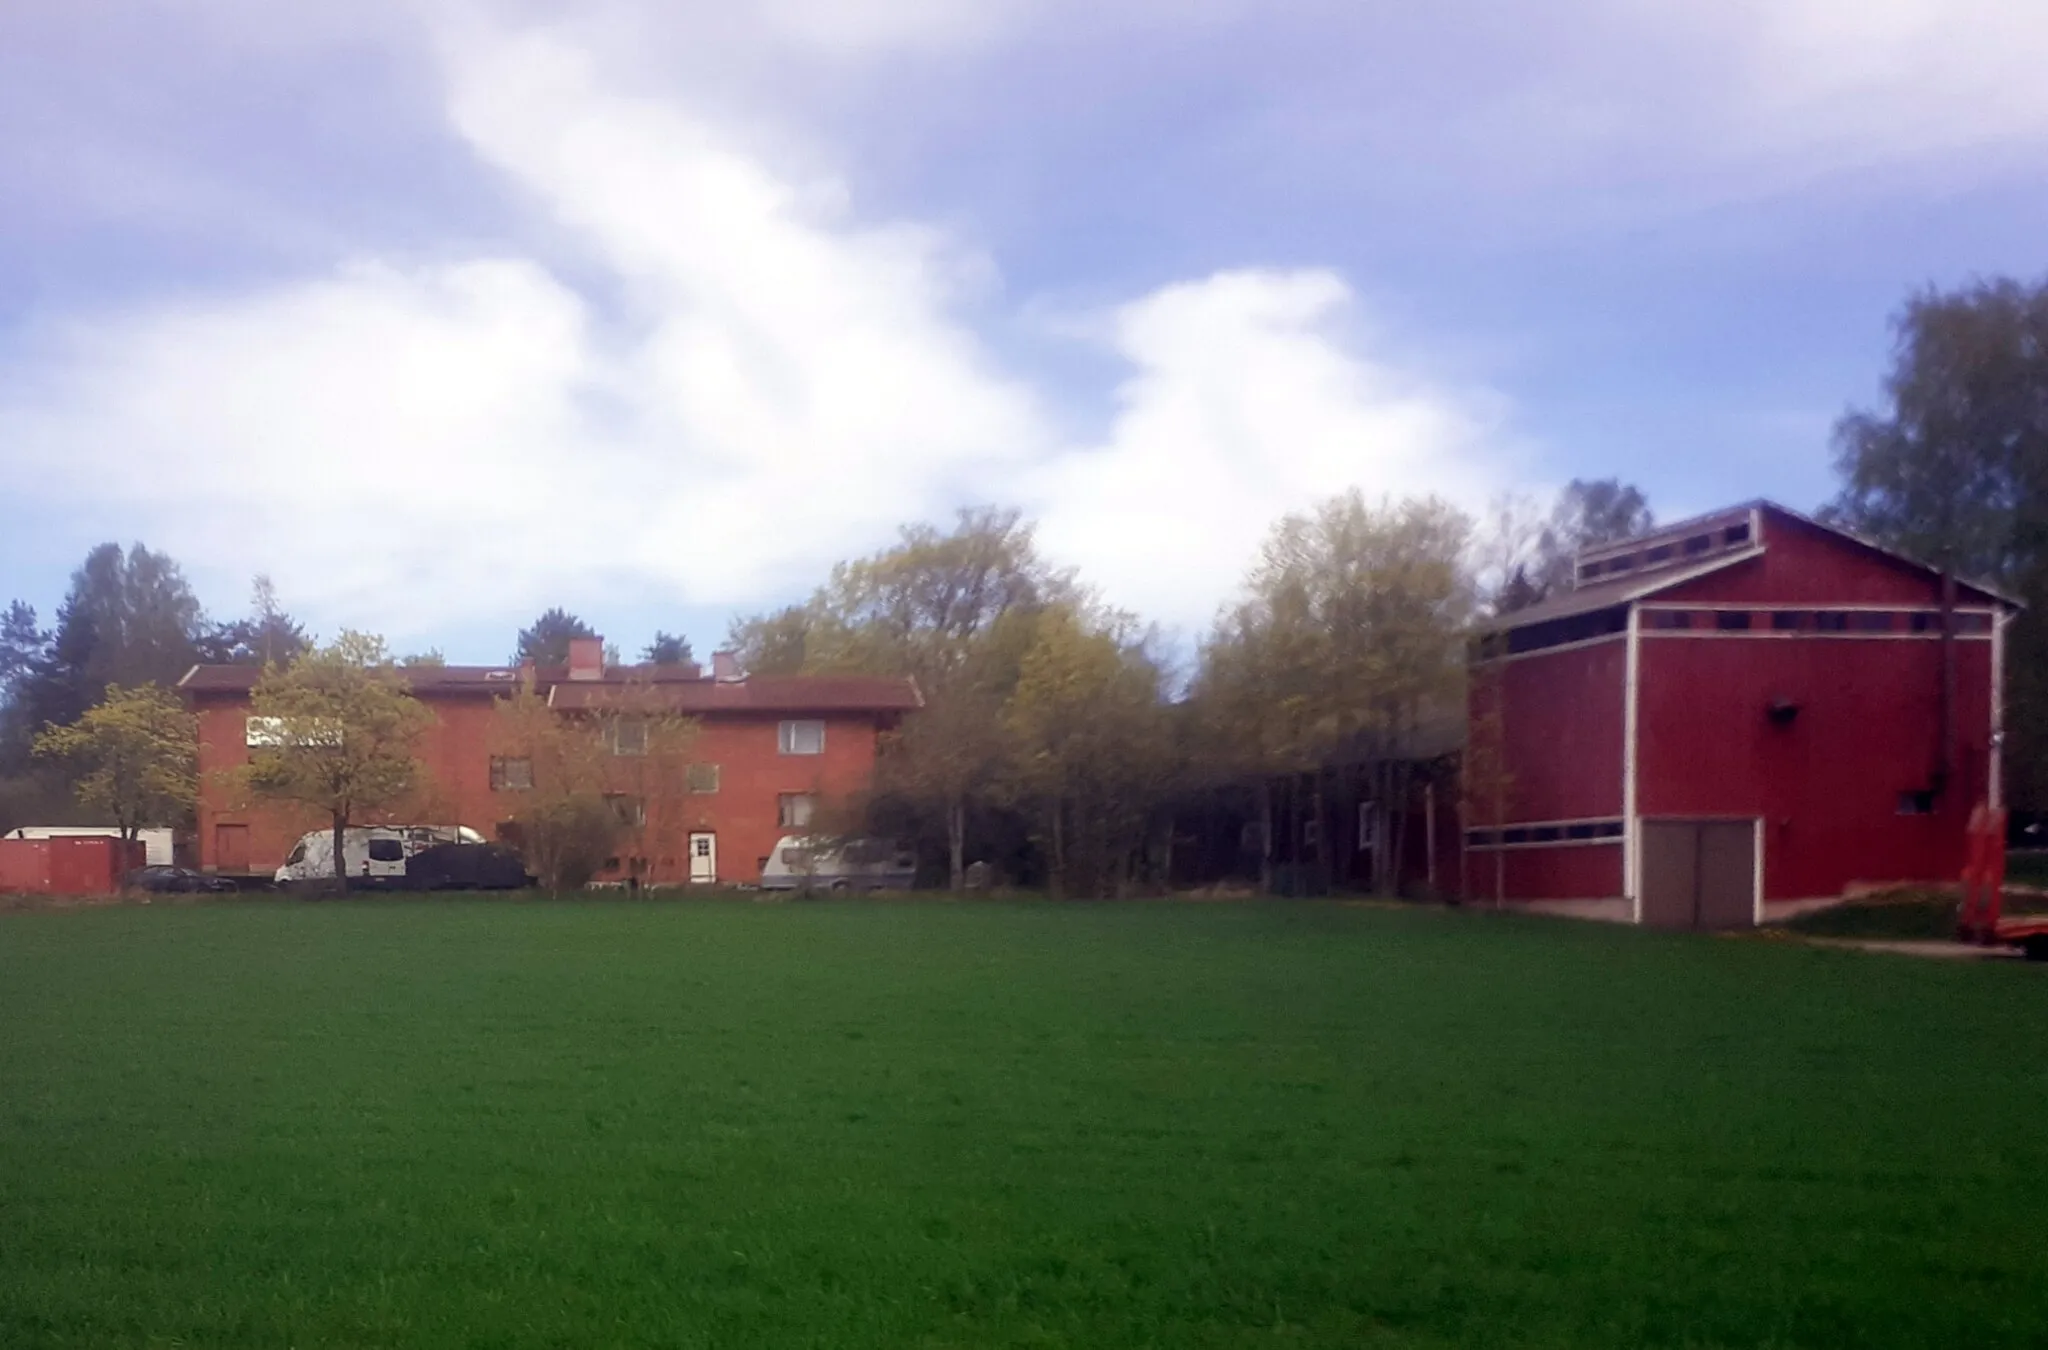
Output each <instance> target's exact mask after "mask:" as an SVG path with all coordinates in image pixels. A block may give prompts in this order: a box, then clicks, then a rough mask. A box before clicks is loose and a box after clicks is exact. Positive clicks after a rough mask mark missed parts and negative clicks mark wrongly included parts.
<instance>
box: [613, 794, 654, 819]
mask: <svg viewBox="0 0 2048 1350" xmlns="http://www.w3.org/2000/svg"><path fill="white" fill-rule="evenodd" d="M604 804H605V805H606V806H609V807H610V808H611V809H612V814H613V815H616V816H617V817H618V818H619V823H620V824H621V825H645V824H646V823H647V803H646V802H645V801H644V800H642V799H641V798H639V797H628V796H626V795H625V794H624V793H620V792H607V793H606V794H605V797H604Z"/></svg>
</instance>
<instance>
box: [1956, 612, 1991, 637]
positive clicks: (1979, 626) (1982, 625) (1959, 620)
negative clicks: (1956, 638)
mask: <svg viewBox="0 0 2048 1350" xmlns="http://www.w3.org/2000/svg"><path fill="white" fill-rule="evenodd" d="M1956 631H1957V632H1958V633H1988V632H1990V631H1991V616H1990V615H1989V614H1958V615H1956Z"/></svg>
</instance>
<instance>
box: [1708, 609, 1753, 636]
mask: <svg viewBox="0 0 2048 1350" xmlns="http://www.w3.org/2000/svg"><path fill="white" fill-rule="evenodd" d="M1714 627H1716V628H1718V629H1720V630H1721V631H1722V632H1724V633H1732V632H1736V631H1738V630H1741V629H1746V628H1748V627H1749V611H1748V610H1746V609H1724V610H1722V611H1721V612H1720V613H1718V614H1716V615H1715V616H1714Z"/></svg>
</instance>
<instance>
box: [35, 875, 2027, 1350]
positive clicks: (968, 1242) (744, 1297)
mask: <svg viewBox="0 0 2048 1350" xmlns="http://www.w3.org/2000/svg"><path fill="white" fill-rule="evenodd" d="M2044 1343H2048V970H2043V969H2041V968H2039V967H2029V966H2026V965H2023V964H2021V963H2017V962H2014V963H1947V962H1933V961H1917V960H1911V959H1907V958H1900V957H1884V956H1872V955H1866V954H1862V953H1855V952H1847V951H1839V950H1819V949H1814V948H1808V947H1805V946H1802V945H1800V944H1797V943H1793V942H1790V941H1785V940H1782V939H1781V940H1776V941H1773V940H1768V939H1754V938H1751V939H1739V940H1730V939H1718V938H1710V937H1686V936H1676V935H1661V934H1653V933H1641V932H1633V931H1628V930H1623V929H1616V928H1608V927H1602V926H1595V925H1578V924H1571V923H1566V922H1545V921H1542V920H1533V919H1505V918H1498V917H1493V916H1487V915H1480V914H1457V913H1445V912H1425V911H1391V910H1384V909H1371V908H1346V907H1338V906H1328V905H1317V904H1310V903H1301V904H1296V905H1282V904H1267V905H1209V906H1195V905H1184V906H1165V905H1152V906H1144V905H1130V906H1100V907H1098V906H1084V905H1074V906H1066V907H1062V906H1055V905H1021V904H1020V905H1000V906H998V905H982V906H964V905H963V906H951V905H940V904H923V905H909V904H905V905H893V904H880V903H877V904H858V903H836V904H825V903H819V904H787V905H749V904H740V903H730V904H727V903H661V904H657V903H640V904H633V903H628V902H605V903H559V904H548V903H519V902H510V903H499V904H487V903H453V904H451V903H445V902H409V901H398V902H391V901H385V902H350V903H327V904H304V903H290V902H283V901H274V900H265V901H243V902H240V903H236V904H220V905H213V906H197V907H164V906H155V907H150V908H118V909H103V910H89V911H79V912H71V913H57V914H17V915H9V916H0V1346H4V1347H7V1348H8V1350H22V1348H24V1347H34V1346H91V1347H102V1346H144V1345H149V1346H172V1345H181V1346H193V1347H212V1346H250V1347H257V1346H261V1347H280V1346H288V1345H289V1346H298V1347H311V1346H368V1345H389V1346H406V1347H426V1346H444V1345H445V1346H456V1345H461V1346H507V1347H509V1346H564V1347H567V1346H610V1345H621V1346H625V1345H664V1346H667V1345H673V1346H706V1347H719V1348H720V1350H725V1348H727V1347H742V1346H772V1347H802V1346H821V1347H822V1346H832V1347H843V1346H962V1347H981V1346H1075V1347H1087V1348H1088V1350H1113V1348H1114V1347H1123V1346H1301V1345H1319V1346H1344V1347H1355V1346H1373V1345H1425V1346H1427V1345H1451V1344H1457V1345H1472V1346H1487V1347H1500V1346H1517V1345H1556V1346H1592V1345H1611V1346H1647V1345H1674V1346H1676V1345H1683V1346H1710V1345H1745V1346H1748V1345H1812V1346H1850V1345H1854V1346H1875V1345H1898V1346H1930V1345H1957V1346H1971V1347H1982V1346H1995V1345H2012V1346H2021V1345H2029V1346H2038V1345H2042V1344H2044Z"/></svg>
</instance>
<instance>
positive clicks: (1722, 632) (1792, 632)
mask: <svg viewBox="0 0 2048 1350" xmlns="http://www.w3.org/2000/svg"><path fill="white" fill-rule="evenodd" d="M1643 636H1644V637H1646V638H1750V639H1752V640H1754V639H1756V638H1778V639H1781V640H1797V639H1800V638H1804V639H1806V640H1808V641H1815V640H1819V641H1827V642H1938V641H1940V640H1941V634H1939V633H1852V632H1848V631H1843V632H1825V631H1822V630H1820V629H1804V628H1795V629H1786V628H1645V629H1643ZM1955 639H1956V641H1958V642H1989V641H1991V634H1989V633H1957V634H1956V635H1955ZM1523 654H1524V655H1525V656H1541V655H1542V654H1543V653H1542V652H1525V653H1523Z"/></svg>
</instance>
